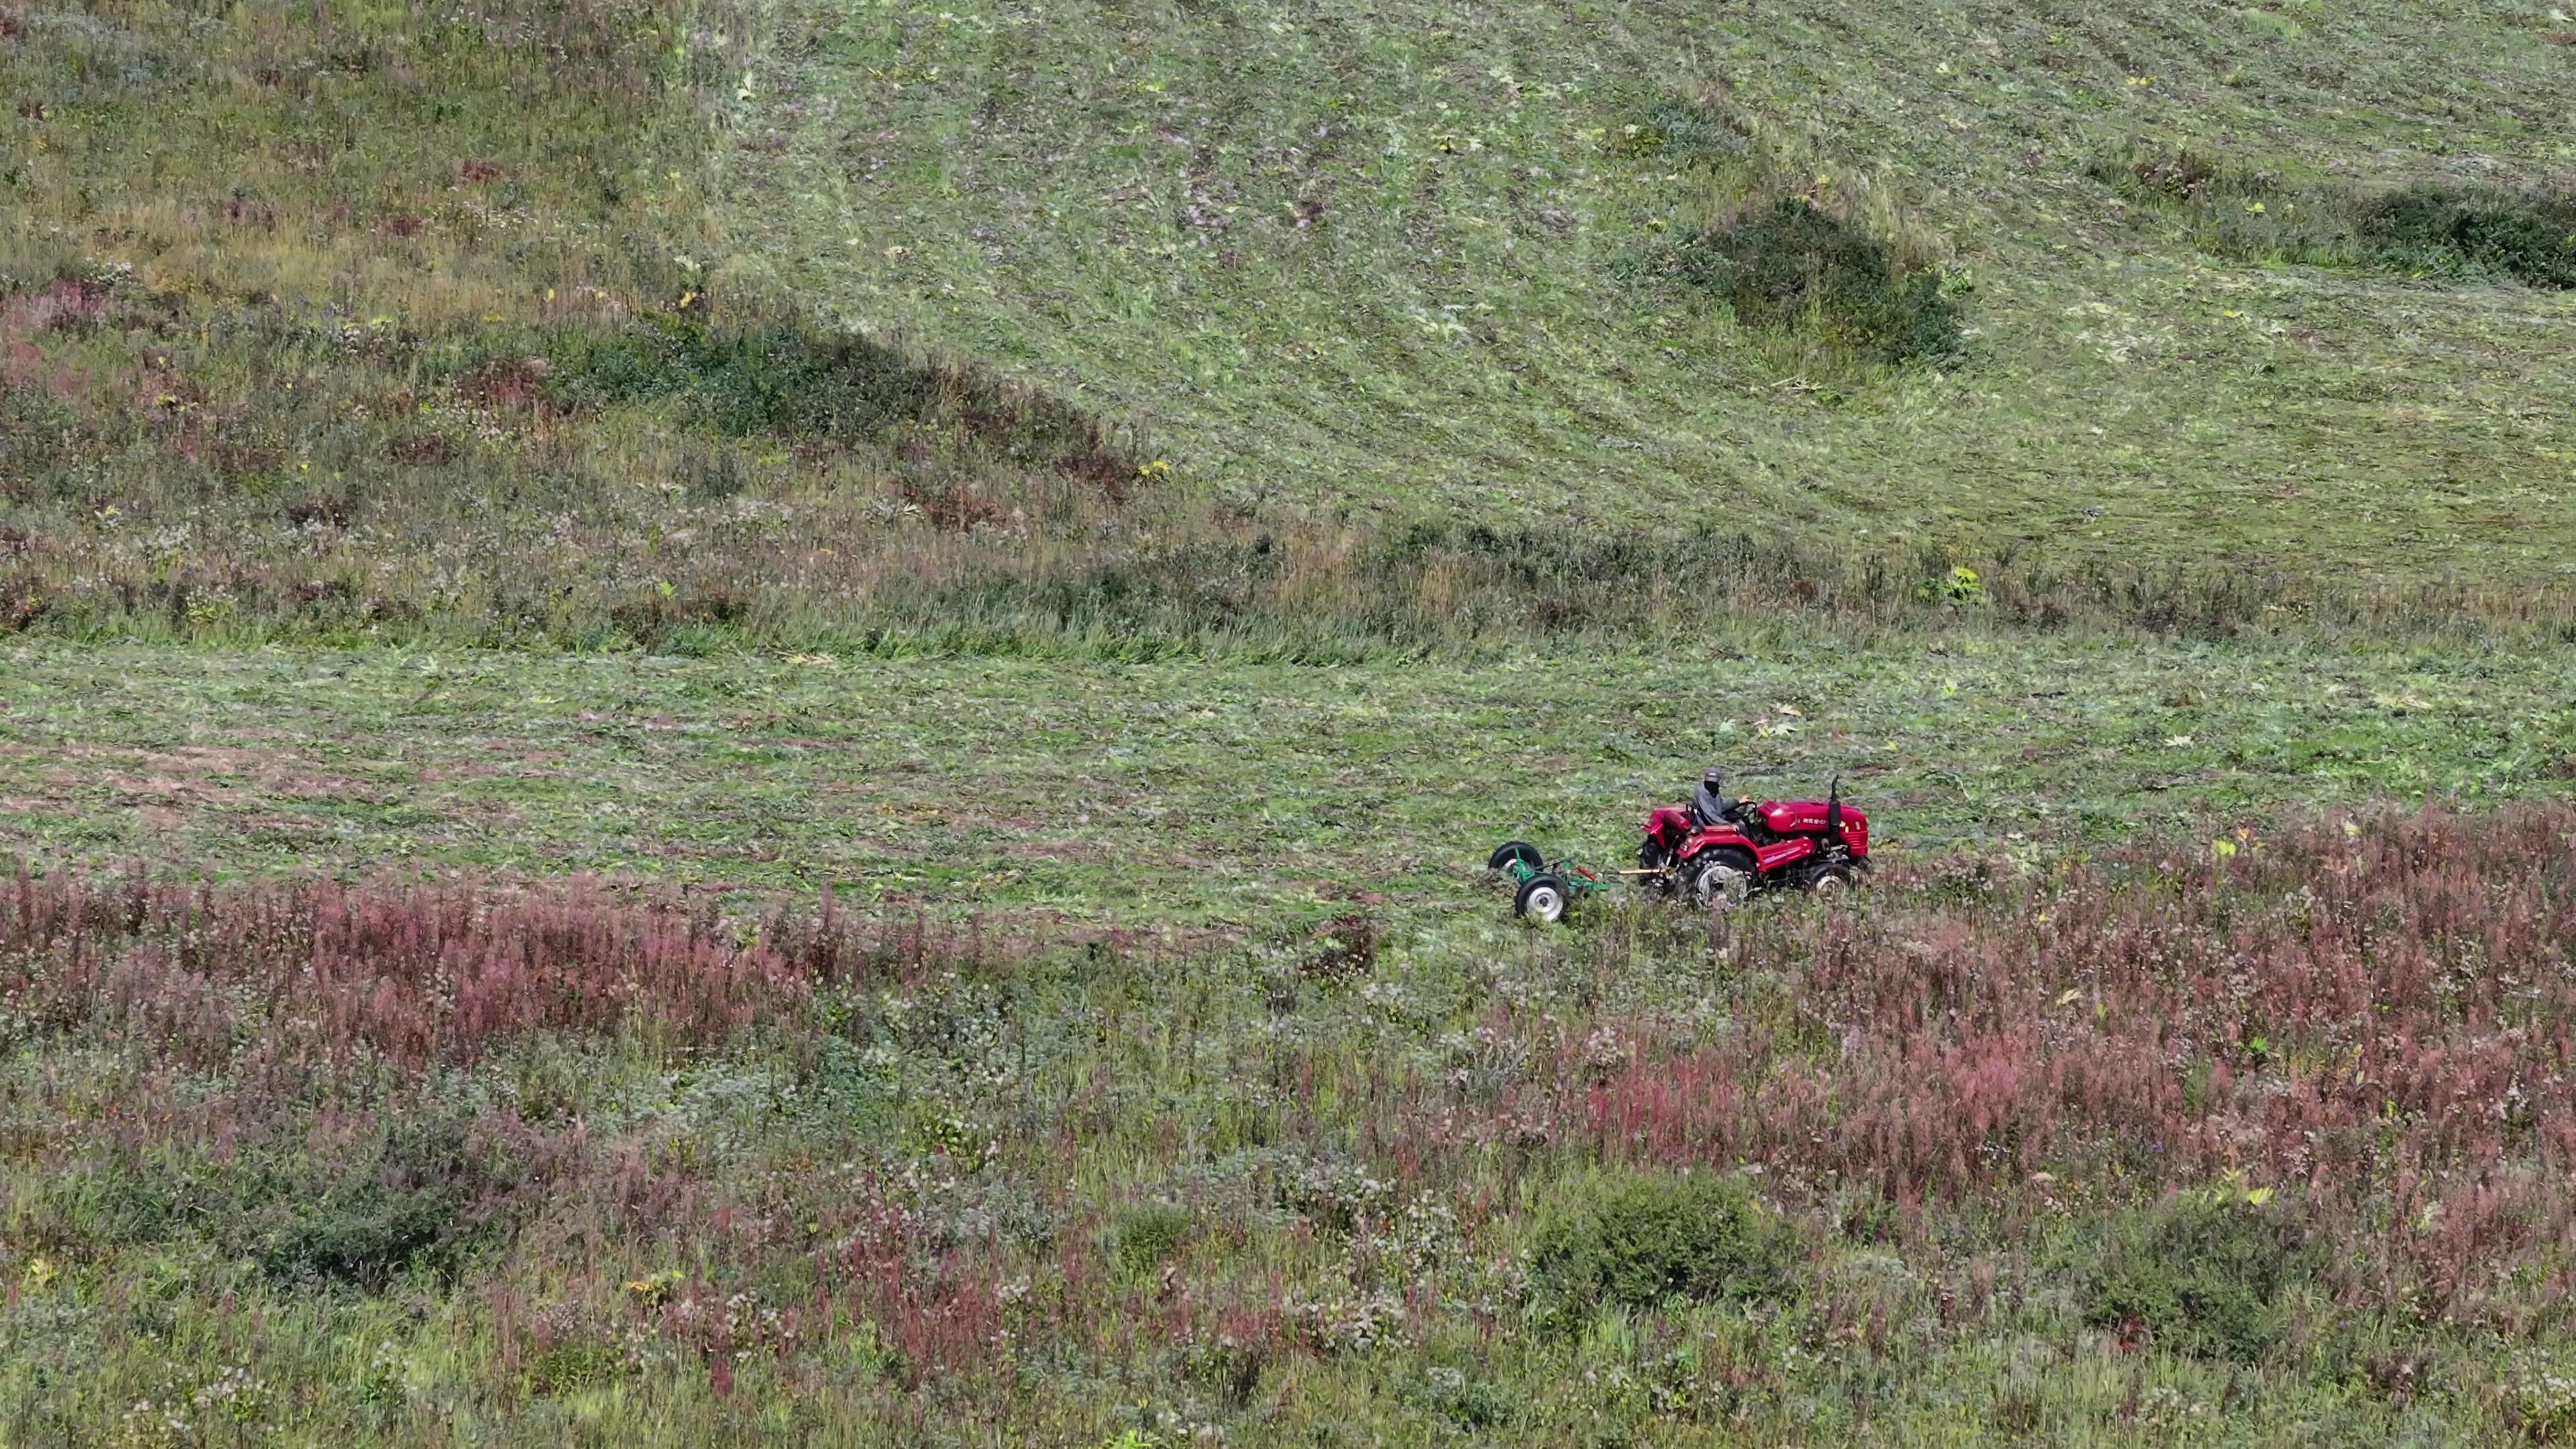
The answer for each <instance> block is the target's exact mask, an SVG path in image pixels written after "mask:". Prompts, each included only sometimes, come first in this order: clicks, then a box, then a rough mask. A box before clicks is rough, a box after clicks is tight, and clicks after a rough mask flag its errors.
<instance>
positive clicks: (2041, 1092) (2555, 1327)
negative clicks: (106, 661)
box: [0, 806, 2576, 1446]
mask: <svg viewBox="0 0 2576 1449" xmlns="http://www.w3.org/2000/svg"><path fill="white" fill-rule="evenodd" d="M2571 828H2576V820H2571V819H2570V817H2569V814H2568V812H2567V810H2566V809H2565V808H2564V807H2563V806H2562V807H2558V808H2554V809H2524V810H2513V811H2506V812H2502V813H2500V814H2497V815H2494V816H2490V817H2484V818H2463V817H2457V816H2450V815H2446V814H2442V813H2439V812H2432V813H2425V814H2419V815H2400V816H2395V817H2388V818H2373V819H2368V820H2354V821H2350V822H2345V823H2336V822H2326V823H2324V824H2323V826H2322V827H2321V828H2318V829H2284V830H2266V831H2258V832H2250V833H2248V834H2247V835H2245V836H2242V837H2231V838H2230V842H2229V843H2230V844H2231V845H2232V846H2234V849H2233V851H2232V852H2228V853H2219V852H2213V851H2212V850H2211V849H2210V848H2209V847H2208V844H2207V843H2206V842H2197V841H2196V842H2191V843H2190V844H2188V845H2186V846H2184V847H2181V848H2177V849H2173V850H2156V849H2133V850H2126V851H2116V852H2111V853H2109V854H2108V855H2107V856H2106V857H2105V858H2103V859H2101V860H2098V861H2095V862H2092V863H2089V864H2086V865H2084V866H2081V867H2077V868H2074V869H2071V870H2067V871H2053V872H2051V873H2050V874H2049V875H2048V877H2047V878H2046V879H2044V880H2035V881H2029V882H2019V883H2013V882H2000V883H1998V882H1987V883H1983V884H1980V883H1978V882H1977V881H1975V880H1973V879H1970V878H1964V877H1959V876H1955V875H1945V874H1942V873H1925V872H1917V871H1911V870H1907V869H1901V868H1900V869H1897V870H1895V871H1893V872H1891V873H1890V875H1889V877H1888V879H1887V880H1886V882H1885V883H1884V884H1883V885H1882V886H1881V888H1880V889H1879V891H1878V892H1877V893H1876V894H1875V895H1874V896H1873V897H1872V898H1871V899H1870V900H1869V902H1868V903H1867V905H1866V907H1865V909H1864V910H1862V911H1860V912H1858V913H1854V914H1825V913H1820V912H1815V911H1809V910H1804V909H1800V908H1798V907H1797V906H1795V905H1789V906H1785V907H1780V908H1775V909H1769V910H1764V911H1758V912H1749V913H1747V914H1745V915H1742V916H1740V917H1738V918H1736V919H1734V920H1732V921H1730V922H1728V923H1726V924H1725V925H1723V926H1712V925H1711V924H1710V923H1708V922H1706V921H1702V920H1699V919H1695V918H1692V917H1690V916H1688V915H1686V914H1679V913H1668V912H1666V911H1663V910H1660V909H1648V910H1646V911H1644V912H1641V913H1638V914H1633V915H1622V916H1616V917H1613V918H1609V919H1606V920H1602V921H1600V922H1598V923H1596V924H1595V925H1594V926H1593V927H1591V928H1588V929H1584V930H1580V931H1573V932H1556V933H1551V934H1545V935H1540V934H1531V933H1524V932H1520V931H1517V930H1515V929H1513V928H1510V927H1508V926H1504V925H1502V924H1500V923H1494V924H1490V925H1487V926H1485V927H1483V928H1478V929H1466V930H1453V931H1449V932H1445V933H1438V934H1431V935H1425V934H1419V933H1412V932H1399V933H1394V934H1390V935H1388V936H1387V937H1385V938H1384V939H1383V940H1381V941H1380V942H1379V943H1378V949H1377V951H1376V952H1375V954H1374V957H1373V959H1372V960H1371V961H1370V963H1369V964H1368V965H1367V967H1366V968H1365V969H1363V970H1361V971H1359V972H1357V973H1356V974H1354V973H1351V972H1348V971H1343V970H1339V969H1336V970H1333V971H1325V972H1318V971H1315V970H1313V969H1312V968H1311V966H1310V964H1309V963H1310V960H1311V958H1310V956H1309V955H1308V954H1307V952H1306V951H1305V949H1304V947H1303V945H1302V943H1298V942H1281V943H1278V944H1275V945H1270V946H1247V947H1237V948H1222V947H1218V948H1210V949H1205V950H1198V951H1184V952H1156V953H1142V954H1140V953H1136V952H1132V951H1129V950H1125V949H1121V948H1119V947H1117V946H1115V945H1112V944H1109V943H1103V942H1094V943H1092V944H1091V945H1089V946H1081V945H1075V944H1071V943H1066V944H1061V945H1059V944H1052V943H1049V942H1048V941H1047V940H1045V939H1044V938H1043V937H1042V936H1032V935H1031V934H1030V933H1027V932H1008V933H1005V932H989V933H985V934H983V935H981V936H980V937H979V936H975V935H970V934H968V933H966V932H964V931H962V930H961V931H957V932H953V933H942V932H939V931H932V932H930V933H927V934H918V933H916V932H915V931H914V930H913V928H912V927H911V925H910V924H909V923H908V922H906V921H903V920H900V919H898V920H896V921H892V922H885V921H867V920H858V919H853V918H851V917H849V916H847V915H842V916H839V917H830V916H825V917H821V918H818V917H816V916H815V915H813V914H812V913H811V912H809V911H806V910H804V909H802V908H797V909H789V910H783V911H777V910H773V911H771V912H768V913H766V914H765V915H759V916H749V917H732V916H726V915H723V914H721V913H719V912H717V911H715V910H714V909H712V908H711V907H710V906H708V905H707V904H705V903H703V902H700V903H692V902H689V901H685V900H682V899H679V898H676V897H672V896H667V895H666V896H663V897H661V898H659V899H621V898H617V897H614V896H611V895H606V894H603V893H600V892H597V891H595V890H585V889H581V888H572V889H566V888H564V887H562V886H561V885H560V884H559V883H534V884H533V887H532V888H531V889H526V890H517V889H514V890H508V891H501V892H494V891H491V890H490V889H488V888H487V887H484V886H479V885H475V884H471V883H458V884H450V885H444V886H431V887H421V886H414V885H405V884H402V883H399V882H391V881H386V882H377V883H373V884H366V885H361V886H358V887H354V888H341V887H332V886H315V885H305V886H298V887H286V886H281V885H277V884H274V883H266V884H255V885H250V886H244V887H236V888H232V889H227V890H219V891H205V890H201V889H197V888H191V887H188V886H186V885H184V884H178V883H169V882H163V883H157V884H156V883H154V882H152V881H150V880H148V879H145V878H143V877H140V876H136V877H127V878H114V877H105V878H101V877H80V876H63V875H57V876H49V877H46V878H44V879H30V878H24V877H20V878H16V879H12V880H10V881H8V882H6V883H5V886H0V1040H5V1041H6V1043H7V1052H6V1054H5V1056H0V1132H5V1134H6V1138H5V1140H6V1141H7V1143H8V1144H9V1151H10V1154H11V1164H12V1166H11V1171H10V1172H9V1173H8V1174H7V1176H6V1177H5V1179H0V1275H5V1278H6V1281H7V1282H8V1284H9V1290H8V1292H7V1294H6V1295H5V1296H0V1433H5V1434H7V1435H8V1436H9V1437H10V1441H11V1442H12V1443H24V1444H44V1445H52V1444H73V1443H78V1444H94V1443H125V1444H151V1445H231V1444H251V1443H262V1444H289V1445H304V1444H313V1445H319V1444H326V1443H330V1444H347V1443H371V1444H405V1445H408V1444H424V1445H426V1444H454V1443H460V1442H469V1441H470V1442H479V1443H493V1444H538V1443H544V1444H563V1443H571V1444H611V1443H626V1444H656V1445H659V1444H674V1445H676V1444H751V1443H771V1442H780V1441H794V1442H801V1443H824V1444H865V1443H891V1442H903V1443H940V1444H1004V1443H1028V1442H1043V1443H1060V1444H1074V1445H1084V1446H1092V1445H1110V1444H1118V1445H1127V1446H1133V1445H1137V1444H1179V1443H1187V1442H1197V1441H1199V1440H1201V1439H1203V1438H1206V1437H1210V1436H1216V1437H1221V1438H1222V1439H1223V1440H1224V1441H1226V1442H1237V1443H1307V1444H1325V1445H1334V1444H1352V1445H1358V1444H1369V1443H1385V1442H1417V1443H1450V1442H1475V1443H1510V1444H1533V1445H1537V1444H1545V1445H1562V1444H1569V1443H1574V1444H1583V1443H1592V1444H1600V1443H1676V1444H1696V1443H1709V1444H1718V1443H1724V1444H1738V1443H1748V1442H1749V1443H1853V1442H1905V1443H1934V1444H1984V1443H2016V1442H2029V1441H2030V1440H2032V1439H2034V1438H2036V1439H2041V1440H2045V1441H2047V1442H2052V1443H2071V1444H2094V1443H2100V1444H2172V1443H2177V1442H2182V1443H2201V1442H2247V1441H2251V1442H2267V1443H2270V1442H2315V1443H2328V1442H2396V1441H2402V1440H2410V1439H2414V1440H2425V1441H2469V1442H2511V1441H2514V1440H2516V1439H2520V1440H2522V1441H2525V1442H2538V1443H2546V1442H2552V1441H2553V1440H2554V1438H2555V1437H2556V1436H2557V1435H2559V1434H2560V1433H2562V1432H2563V1430H2564V1427H2565V1425H2566V1424H2567V1423H2568V1422H2569V1414H2570V1396H2569V1393H2568V1389H2567V1384H2568V1382H2569V1379H2568V1375H2567V1365H2568V1364H2569V1362H2570V1356H2571V1354H2576V1343H2571V1342H2570V1340H2569V1337H2568V1330H2567V1325H2566V1321H2565V1316H2564V1312H2563V1300H2564V1279H2565V1276H2566V1274H2567V1272H2568V1271H2569V1260H2568V1256H2567V1237H2566V1234H2567V1231H2568V1224H2569V1222H2570V1220H2571V1213H2576V1204H2571V1200H2570V1197H2569V1194H2568V1189H2567V1183H2568V1179H2567V1176H2566V1172H2565V1167H2566V1154H2567V1152H2568V1151H2569V1150H2570V1144H2571V1142H2576V1126H2571V1122H2570V1118H2569V1110H2568V1104H2567V1103H2566V1101H2565V1100H2564V1097H2563V1094H2561V1093H2558V1092H2556V1091H2554V1090H2553V1089H2552V1087H2551V1085H2550V1084H2551V1083H2553V1082H2554V1081H2555V1080H2556V1076H2557V1074H2558V1073H2559V1072H2560V1071H2561V1070H2562V1069H2563V1062H2562V1061H2561V1059H2560V1043H2561V1041H2562V1038H2563V1036H2564V1033H2565V1031H2566V1029H2567V1025H2568V1014H2569V1012H2570V1010H2571V1002H2570V998H2569V986H2568V982H2567V980H2566V977H2565V970H2564V968H2565V966H2566V964H2567V963H2566V961H2565V959H2564V943H2565V940H2566V932H2567V926H2568V922H2567V920H2566V910H2567V902H2568V895H2567V890H2568V886H2569V884H2570V880H2571V877H2570V870H2571V862H2570V856H2569V851H2570V844H2569V842H2570V840H2571V839H2576V834H2571Z"/></svg>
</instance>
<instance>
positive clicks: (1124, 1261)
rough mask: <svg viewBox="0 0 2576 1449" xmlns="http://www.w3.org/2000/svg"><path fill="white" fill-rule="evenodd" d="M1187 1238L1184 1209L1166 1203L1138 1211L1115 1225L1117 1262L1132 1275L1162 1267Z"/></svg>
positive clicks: (1188, 1233)
mask: <svg viewBox="0 0 2576 1449" xmlns="http://www.w3.org/2000/svg"><path fill="white" fill-rule="evenodd" d="M1189 1235H1190V1215H1189V1211H1188V1210H1187V1209H1186V1208H1179V1207H1174V1206H1172V1205H1171V1204H1169V1203H1155V1204H1153V1205H1151V1206H1148V1207H1143V1208H1139V1209H1137V1210H1136V1211H1134V1212H1132V1213H1129V1214H1128V1215H1127V1217H1126V1218H1125V1219H1124V1220H1123V1221H1121V1222H1120V1223H1119V1224H1118V1232H1117V1243H1118V1262H1119V1264H1120V1265H1121V1266H1123V1267H1125V1268H1126V1269H1127V1270H1128V1271H1129V1272H1133V1273H1143V1272H1147V1271H1149V1270H1151V1269H1154V1268H1158V1267H1161V1266H1162V1264H1163V1262H1164V1260H1166V1259H1168V1258H1170V1257H1171V1256H1172V1254H1173V1253H1174V1252H1176V1251H1178V1250H1179V1248H1180V1246H1181V1243H1182V1242H1183V1240H1185V1239H1187V1238H1188V1237H1189Z"/></svg>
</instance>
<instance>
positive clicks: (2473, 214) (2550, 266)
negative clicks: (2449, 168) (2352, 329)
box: [2087, 147, 2576, 290]
mask: <svg viewBox="0 0 2576 1449" xmlns="http://www.w3.org/2000/svg"><path fill="white" fill-rule="evenodd" d="M2087 171H2088V174H2090V175H2091V176H2092V177H2093V178H2094V179H2095V180H2097V181H2100V182H2103V183H2104V184H2106V185H2108V186H2110V187H2111V188H2112V189H2113V190H2114V191H2117V192H2119V193H2120V194H2121V195H2122V196H2124V197H2126V198H2128V199H2129V200H2131V201H2135V202H2139V203H2142V204H2144V205H2146V206H2149V207H2152V208H2155V209H2157V210H2161V211H2179V212H2181V213H2182V214H2183V216H2184V217H2185V218H2186V220H2187V222H2188V224H2189V225H2190V227H2191V229H2192V230H2193V231H2194V232H2195V233H2197V235H2198V237H2199V239H2200V241H2201V243H2202V244H2203V245H2204V246H2207V247H2208V248H2209V249H2210V250H2212V251H2215V252H2218V253H2220V254H2222V255H2227V256H2236V257H2244V258H2247V259H2250V260H2258V261H2281V262H2296V263H2301V264H2305V265H2311V266H2361V267H2370V268H2374V269H2377V270H2382V271H2395V272H2404V273H2408V274H2419V273H2429V274H2434V275H2449V276H2470V277H2494V278H2506V279H2511V280H2514V281H2518V282H2522V283H2524V284H2525V285H2527V286H2533V287H2548V288H2554V289H2562V290H2563V289H2567V288H2576V195H2570V194H2568V193H2566V192H2563V191H2552V190H2537V189H2535V190H2523V191H2516V190H2509V189H2505V188H2501V187H2493V186H2471V185H2461V184H2458V183H2453V182H2418V183H2415V184H2413V185H2408V186H2401V187H2399V188H2397V189H2395V190H2392V191H2371V190H2366V189H2363V188H2359V187H2353V186H2347V185H2340V184H2331V183H2320V184H2292V183H2290V182H2288V181H2285V180H2283V179H2282V178H2281V177H2279V176H2277V175H2275V174H2274V173H2272V172H2270V171H2267V170H2264V169H2261V168H2255V167H2245V166H2239V165H2232V164H2230V163H2228V162H2227V161H2225V160H2223V159H2221V158H2218V157H2215V156H2212V155H2209V154H2208V153H2205V152H2199V151H2193V150H2190V149H2188V148H2185V149H2178V150H2172V151H2166V150H2158V149H2140V148H2134V147H2133V148H2131V149H2129V150H2126V151H2121V152H2116V153H2113V154H2111V155H2107V156H2104V157H2101V158H2098V159H2097V160H2095V161H2094V162H2093V164H2092V165H2091V166H2089V167H2088V168H2087Z"/></svg>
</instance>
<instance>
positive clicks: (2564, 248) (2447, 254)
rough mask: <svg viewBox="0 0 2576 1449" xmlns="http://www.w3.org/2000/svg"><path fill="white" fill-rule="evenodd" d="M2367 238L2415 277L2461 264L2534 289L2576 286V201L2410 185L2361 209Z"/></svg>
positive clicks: (2360, 224)
mask: <svg viewBox="0 0 2576 1449" xmlns="http://www.w3.org/2000/svg"><path fill="white" fill-rule="evenodd" d="M2353 210H2354V221H2355V224H2356V227H2357V229H2358V230H2359V231H2360V233H2361V235H2362V238H2363V239H2364V240H2365V241H2366V242H2368V243H2370V244H2371V246H2372V247H2373V249H2374V250H2375V251H2376V252H2377V253H2378V254H2379V255H2380V256H2382V257H2383V258H2386V259H2388V260H2391V261H2395V262H2399V263H2404V262H2406V261H2407V260H2408V259H2414V260H2415V261H2416V263H2417V265H2415V266H2412V267H2410V268H2409V270H2442V269H2445V268H2446V266H2449V265H2456V266H2459V267H2462V268H2465V269H2469V270H2474V271H2479V272H2484V273H2488V274H2491V275H2496V276H2505V277H2511V278H2513V279H2515V280H2516V281H2519V282H2523V283H2526V284H2528V285H2530V286H2534V287H2550V288H2557V289H2561V290H2564V289H2566V288H2571V287H2576V196H2570V195H2566V194H2564V193H2548V192H2531V193H2515V192H2505V191H2482V190H2464V189H2460V188H2455V187H2445V186H2409V187H2405V188H2402V189H2400V190H2397V191H2391V192H2388V193H2386V194H2385V195H2381V196H2374V197H2369V198H2367V199H2365V200H2362V201H2360V202H2359V203H2357V204H2356V205H2355V206H2354V208H2353Z"/></svg>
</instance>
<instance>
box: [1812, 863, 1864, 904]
mask: <svg viewBox="0 0 2576 1449" xmlns="http://www.w3.org/2000/svg"><path fill="white" fill-rule="evenodd" d="M1859 882H1860V877H1859V876H1858V875H1856V874H1855V873H1854V872H1853V871H1852V868H1851V867H1850V866H1847V865H1840V864H1837V865H1827V866H1819V867H1817V869H1816V873H1815V874H1814V875H1811V876H1809V877H1807V889H1808V891H1809V892H1811V893H1812V894H1815V895H1820V896H1823V897H1824V898H1825V899H1826V900H1829V901H1837V900H1842V899H1844V898H1845V897H1847V896H1849V895H1850V894H1851V888H1852V887H1853V886H1855V885H1857V884H1859Z"/></svg>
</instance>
